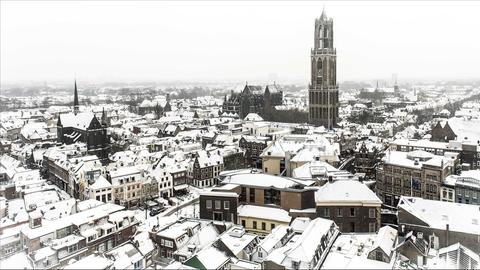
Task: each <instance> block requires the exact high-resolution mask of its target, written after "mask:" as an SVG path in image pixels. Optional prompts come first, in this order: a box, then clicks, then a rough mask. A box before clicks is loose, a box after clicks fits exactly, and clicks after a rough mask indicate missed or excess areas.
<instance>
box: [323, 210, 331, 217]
mask: <svg viewBox="0 0 480 270" xmlns="http://www.w3.org/2000/svg"><path fill="white" fill-rule="evenodd" d="M323 216H324V217H329V216H330V209H328V208H323Z"/></svg>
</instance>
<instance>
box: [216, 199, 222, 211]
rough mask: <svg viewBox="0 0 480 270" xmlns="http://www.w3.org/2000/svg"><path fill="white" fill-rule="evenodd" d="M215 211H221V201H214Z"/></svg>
mask: <svg viewBox="0 0 480 270" xmlns="http://www.w3.org/2000/svg"><path fill="white" fill-rule="evenodd" d="M215 209H222V201H218V200H215Z"/></svg>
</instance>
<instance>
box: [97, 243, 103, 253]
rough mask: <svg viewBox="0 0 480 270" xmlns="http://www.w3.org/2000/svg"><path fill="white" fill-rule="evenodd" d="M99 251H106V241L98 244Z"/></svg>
mask: <svg viewBox="0 0 480 270" xmlns="http://www.w3.org/2000/svg"><path fill="white" fill-rule="evenodd" d="M98 251H99V252H105V243H101V244H100V245H98Z"/></svg>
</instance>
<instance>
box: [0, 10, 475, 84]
mask: <svg viewBox="0 0 480 270" xmlns="http://www.w3.org/2000/svg"><path fill="white" fill-rule="evenodd" d="M323 6H325V10H326V13H327V15H328V16H329V17H332V18H333V20H334V34H335V40H334V46H335V47H336V48H337V57H338V71H337V73H338V80H339V81H340V82H342V81H352V80H353V81H357V80H360V81H369V80H375V79H383V80H388V79H389V78H391V76H392V74H398V78H399V81H402V80H415V79H417V80H434V81H435V80H465V79H479V78H480V74H479V72H478V63H480V53H479V51H480V42H479V37H478V34H477V32H478V29H479V28H480V17H479V16H478V14H480V2H436V3H434V2H420V3H418V2H410V1H409V2H359V1H355V2H326V1H322V2H286V1H281V2H273V1H269V2H252V1H246V2H200V1H194V2H161V1H159V2H154V1H146V2H133V1H119V2H114V1H106V2H81V1H67V2H60V1H51V2H43V1H34V2H27V1H21V2H13V1H7V2H5V1H2V2H1V29H0V30H1V31H0V34H1V54H0V56H1V66H0V69H1V73H0V74H1V83H2V85H4V84H9V83H20V82H31V81H40V82H43V81H61V82H69V81H73V78H74V77H75V76H76V77H77V78H78V79H79V80H80V81H82V80H83V81H89V82H107V81H108V82H115V81H117V82H132V81H140V82H141V81H156V82H162V81H185V82H208V81H217V82H220V81H221V82H227V81H239V82H241V81H253V82H254V81H273V80H276V81H278V82H279V83H287V82H298V83H302V82H303V83H304V84H307V83H308V80H309V75H310V68H309V67H310V48H311V47H312V46H313V27H314V21H315V18H317V17H319V16H320V14H321V12H322V9H323Z"/></svg>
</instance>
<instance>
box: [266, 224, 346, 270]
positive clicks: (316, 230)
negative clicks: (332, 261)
mask: <svg viewBox="0 0 480 270" xmlns="http://www.w3.org/2000/svg"><path fill="white" fill-rule="evenodd" d="M339 234H340V232H339V230H338V228H337V226H336V225H335V222H333V221H331V220H328V219H323V218H316V219H314V220H312V221H311V222H310V223H309V224H308V225H307V227H306V228H305V230H304V231H303V232H302V233H301V234H298V235H295V236H294V237H292V238H291V239H290V241H289V242H287V243H286V244H285V245H284V246H281V247H279V248H277V249H275V250H273V251H271V253H270V254H269V255H268V256H267V257H266V258H265V259H264V260H263V262H262V268H263V269H320V267H321V266H322V264H323V262H324V260H325V258H326V256H327V255H328V253H329V251H330V248H331V247H332V245H333V243H334V241H335V239H336V238H337V236H338V235H339Z"/></svg>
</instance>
